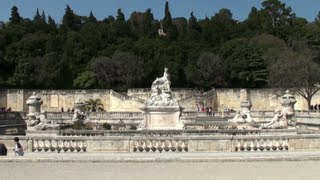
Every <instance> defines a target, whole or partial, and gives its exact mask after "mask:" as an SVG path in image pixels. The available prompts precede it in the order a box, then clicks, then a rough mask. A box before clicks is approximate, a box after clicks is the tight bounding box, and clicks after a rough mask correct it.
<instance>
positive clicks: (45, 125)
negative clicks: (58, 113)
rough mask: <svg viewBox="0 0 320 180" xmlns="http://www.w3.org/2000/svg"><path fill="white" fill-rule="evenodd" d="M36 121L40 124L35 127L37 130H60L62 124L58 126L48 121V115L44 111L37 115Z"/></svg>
mask: <svg viewBox="0 0 320 180" xmlns="http://www.w3.org/2000/svg"><path fill="white" fill-rule="evenodd" d="M36 120H37V121H38V122H39V123H38V124H37V125H35V127H34V128H35V130H54V129H60V124H57V123H55V122H53V121H51V120H48V119H47V114H46V112H45V111H44V110H41V112H40V113H38V114H36Z"/></svg>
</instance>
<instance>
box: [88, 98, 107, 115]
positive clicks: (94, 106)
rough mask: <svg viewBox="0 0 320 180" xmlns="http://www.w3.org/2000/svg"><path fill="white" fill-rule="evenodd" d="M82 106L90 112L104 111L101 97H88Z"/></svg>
mask: <svg viewBox="0 0 320 180" xmlns="http://www.w3.org/2000/svg"><path fill="white" fill-rule="evenodd" d="M84 108H85V110H86V111H90V112H97V111H104V109H103V104H102V102H101V99H89V100H88V101H86V102H85V107H84Z"/></svg>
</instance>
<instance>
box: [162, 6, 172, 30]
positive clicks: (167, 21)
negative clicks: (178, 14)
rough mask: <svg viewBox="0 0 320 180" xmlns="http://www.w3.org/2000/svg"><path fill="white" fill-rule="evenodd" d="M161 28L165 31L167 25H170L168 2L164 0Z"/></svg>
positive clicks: (167, 27)
mask: <svg viewBox="0 0 320 180" xmlns="http://www.w3.org/2000/svg"><path fill="white" fill-rule="evenodd" d="M162 25H163V30H164V31H167V30H168V29H169V27H170V26H171V25H172V18H171V13H170V10H169V3H168V1H166V5H165V9H164V18H163V24H162Z"/></svg>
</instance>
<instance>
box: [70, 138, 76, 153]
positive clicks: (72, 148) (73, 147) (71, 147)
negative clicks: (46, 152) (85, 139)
mask: <svg viewBox="0 0 320 180" xmlns="http://www.w3.org/2000/svg"><path fill="white" fill-rule="evenodd" d="M69 144H70V148H69V150H70V151H71V152H73V151H75V149H76V146H77V143H76V141H74V140H72V141H70V142H69Z"/></svg>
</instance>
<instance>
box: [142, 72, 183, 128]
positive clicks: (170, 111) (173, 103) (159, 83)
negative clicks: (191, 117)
mask: <svg viewBox="0 0 320 180" xmlns="http://www.w3.org/2000/svg"><path fill="white" fill-rule="evenodd" d="M170 84H171V82H170V75H169V73H168V69H167V68H165V69H164V73H163V77H161V78H157V79H156V80H155V81H154V82H153V83H152V86H151V92H150V93H151V96H150V98H149V99H148V100H147V102H146V104H145V106H144V107H142V108H140V109H141V110H142V111H143V112H144V120H143V122H142V123H141V124H140V126H139V129H140V130H141V129H183V127H184V125H183V123H182V122H181V121H180V114H181V108H180V106H179V104H178V102H177V100H176V99H174V98H173V97H172V94H171V89H170Z"/></svg>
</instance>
